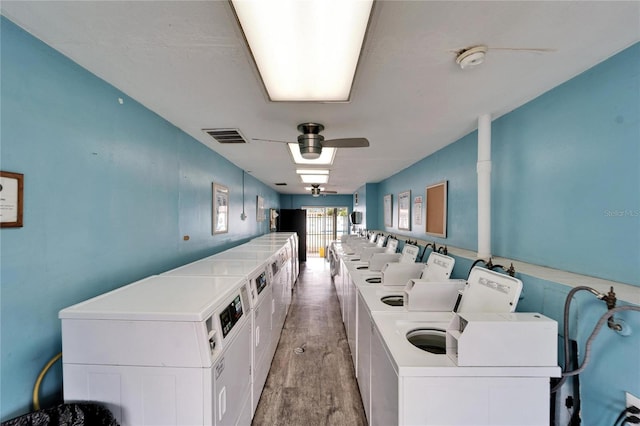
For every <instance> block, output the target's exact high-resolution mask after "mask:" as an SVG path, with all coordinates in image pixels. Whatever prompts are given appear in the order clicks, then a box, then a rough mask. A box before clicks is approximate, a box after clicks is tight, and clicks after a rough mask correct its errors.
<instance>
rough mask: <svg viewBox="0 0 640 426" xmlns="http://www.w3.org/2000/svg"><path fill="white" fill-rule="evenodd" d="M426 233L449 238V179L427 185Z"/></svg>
mask: <svg viewBox="0 0 640 426" xmlns="http://www.w3.org/2000/svg"><path fill="white" fill-rule="evenodd" d="M426 200H427V206H426V209H427V219H426V233H427V234H429V235H433V236H434V237H442V238H447V181H444V182H440V183H436V184H434V185H431V186H427V197H426Z"/></svg>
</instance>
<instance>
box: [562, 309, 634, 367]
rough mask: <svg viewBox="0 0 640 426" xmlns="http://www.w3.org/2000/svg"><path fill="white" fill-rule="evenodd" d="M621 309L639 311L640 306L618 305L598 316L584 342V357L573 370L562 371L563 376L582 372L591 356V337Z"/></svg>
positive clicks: (593, 337) (594, 336)
mask: <svg viewBox="0 0 640 426" xmlns="http://www.w3.org/2000/svg"><path fill="white" fill-rule="evenodd" d="M622 311H640V306H618V307H617V308H613V309H609V310H608V311H607V312H605V314H604V315H602V316H601V317H600V319H599V320H598V323H597V324H596V326H595V327H594V329H593V331H592V332H591V335H590V336H589V338H588V339H587V343H586V344H585V350H584V359H583V360H582V364H580V366H579V367H578V368H576V369H575V370H572V371H566V372H564V373H562V376H563V377H569V376H575V375H576V374H580V373H582V371H584V369H585V368H586V367H587V364H588V363H589V357H590V356H591V344H592V343H593V339H595V338H596V336H597V335H598V333H599V332H600V329H601V328H602V326H603V325H604V323H605V322H607V320H608V319H609V318H611V317H612V316H613V315H615V314H616V313H618V312H622Z"/></svg>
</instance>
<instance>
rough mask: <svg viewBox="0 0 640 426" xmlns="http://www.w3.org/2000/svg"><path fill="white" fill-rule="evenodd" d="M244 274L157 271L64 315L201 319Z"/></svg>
mask: <svg viewBox="0 0 640 426" xmlns="http://www.w3.org/2000/svg"><path fill="white" fill-rule="evenodd" d="M246 285H247V280H246V279H245V278H244V277H238V276H235V277H234V276H227V277H195V276H191V277H184V276H182V277H171V276H162V275H156V276H151V277H148V278H145V279H143V280H140V281H136V282H134V283H132V284H129V285H126V286H124V287H120V288H118V289H116V290H113V291H110V292H108V293H105V294H102V295H100V296H97V297H94V298H93V299H89V300H86V301H84V302H81V303H78V304H77V305H73V306H70V307H68V308H66V309H63V310H62V311H60V314H59V317H60V318H61V319H92V320H129V321H191V322H202V321H204V320H206V319H207V318H209V317H210V316H211V315H212V314H213V312H214V311H215V309H216V308H218V307H219V306H218V305H220V304H221V303H223V302H224V301H225V300H227V298H228V297H229V296H231V295H233V294H234V293H238V294H240V292H241V288H242V287H243V286H245V288H246Z"/></svg>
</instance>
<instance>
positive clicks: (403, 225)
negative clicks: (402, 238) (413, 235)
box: [398, 191, 411, 231]
mask: <svg viewBox="0 0 640 426" xmlns="http://www.w3.org/2000/svg"><path fill="white" fill-rule="evenodd" d="M410 212H411V191H405V192H401V193H399V194H398V229H401V230H403V231H410V230H411V213H410Z"/></svg>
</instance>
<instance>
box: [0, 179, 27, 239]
mask: <svg viewBox="0 0 640 426" xmlns="http://www.w3.org/2000/svg"><path fill="white" fill-rule="evenodd" d="M23 188H24V175H23V174H21V173H11V172H2V171H0V227H2V228H21V227H22V208H23V199H24V197H23Z"/></svg>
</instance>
